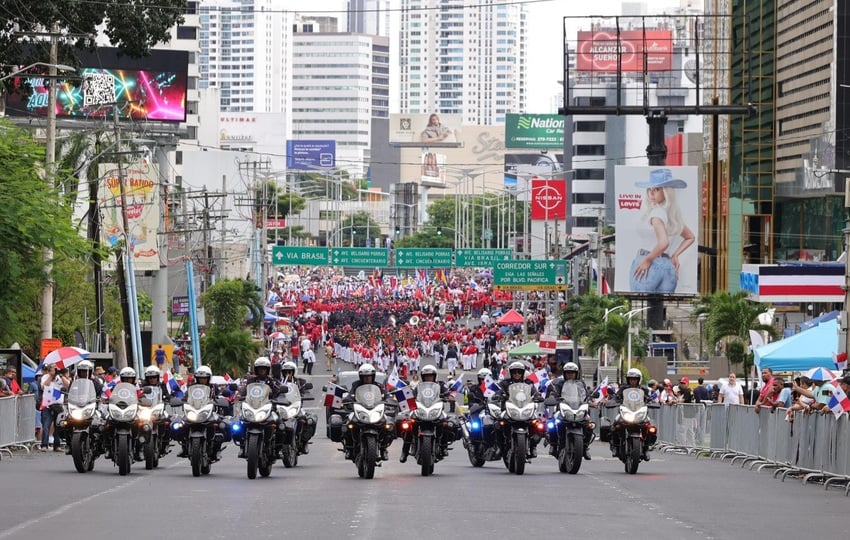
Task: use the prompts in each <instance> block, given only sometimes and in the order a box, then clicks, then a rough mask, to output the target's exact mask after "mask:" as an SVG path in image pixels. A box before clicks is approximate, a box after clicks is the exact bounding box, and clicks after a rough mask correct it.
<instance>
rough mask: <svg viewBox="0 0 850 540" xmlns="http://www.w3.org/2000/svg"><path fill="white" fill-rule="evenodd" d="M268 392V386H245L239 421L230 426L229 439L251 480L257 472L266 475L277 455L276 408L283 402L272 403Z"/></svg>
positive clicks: (269, 388)
mask: <svg viewBox="0 0 850 540" xmlns="http://www.w3.org/2000/svg"><path fill="white" fill-rule="evenodd" d="M284 388H286V387H284ZM271 393H272V389H271V387H270V386H269V385H267V384H265V383H262V382H255V383H249V384H248V386H247V387H246V389H245V399H244V400H243V401H242V402H241V403H242V412H241V415H240V417H239V420H238V421H237V422H234V423H233V426H232V427H231V431H232V433H233V440H234V441H236V442H237V443H239V445H240V446H241V447H242V449H243V452H240V457H243V456H244V457H245V459H246V460H247V462H248V469H247V472H248V478H249V479H251V480H253V479H255V478H256V477H257V471H258V470H259V472H260V476H262V477H264V478H265V477H267V476H269V475H270V474H271V472H272V465H273V464H274V462H275V461H277V456H278V453H279V452H278V450H279V448H280V443H281V438H280V437H279V436H278V427H279V426H278V419H279V415H278V413H277V410H276V407H277V406H280V405H285V402H284V401H282V400H281V397H278V398H276V399H274V400H272V398H271Z"/></svg>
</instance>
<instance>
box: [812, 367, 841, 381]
mask: <svg viewBox="0 0 850 540" xmlns="http://www.w3.org/2000/svg"><path fill="white" fill-rule="evenodd" d="M806 377H808V378H810V379H811V380H813V381H832V380H835V378H836V375H835V373H833V372H831V371H830V370H828V369H826V368H824V367H816V368H812V369H810V370H809V371H807V372H806Z"/></svg>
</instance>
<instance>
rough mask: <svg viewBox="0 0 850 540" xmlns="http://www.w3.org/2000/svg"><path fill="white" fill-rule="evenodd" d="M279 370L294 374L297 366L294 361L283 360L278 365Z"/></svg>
mask: <svg viewBox="0 0 850 540" xmlns="http://www.w3.org/2000/svg"><path fill="white" fill-rule="evenodd" d="M280 371H281V373H283V372H285V371H291V372H292V374H293V375H295V372H296V371H298V366H296V365H295V362H284V363H283V364H282V365H281V366H280Z"/></svg>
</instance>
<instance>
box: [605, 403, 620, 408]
mask: <svg viewBox="0 0 850 540" xmlns="http://www.w3.org/2000/svg"><path fill="white" fill-rule="evenodd" d="M619 405H620V404H619V403H617V402H614V401H608V402H606V403H605V408H606V409H616V408H617V407H619Z"/></svg>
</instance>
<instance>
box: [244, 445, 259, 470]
mask: <svg viewBox="0 0 850 540" xmlns="http://www.w3.org/2000/svg"><path fill="white" fill-rule="evenodd" d="M245 447H246V448H245V457H246V458H247V461H248V479H249V480H253V479H254V478H256V477H257V465H258V464H259V461H260V437H259V435H248V441H247V442H246V443H245Z"/></svg>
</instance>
